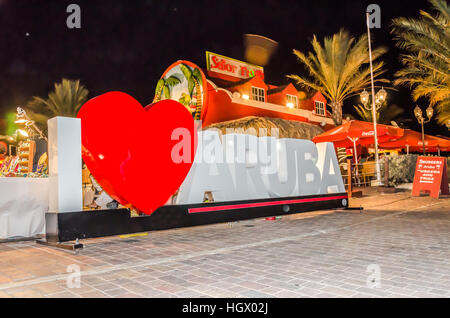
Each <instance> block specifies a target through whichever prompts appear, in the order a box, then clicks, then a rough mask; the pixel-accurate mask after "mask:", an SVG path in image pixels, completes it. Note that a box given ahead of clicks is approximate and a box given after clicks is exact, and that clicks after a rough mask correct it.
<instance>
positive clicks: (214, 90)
mask: <svg viewBox="0 0 450 318" xmlns="http://www.w3.org/2000/svg"><path fill="white" fill-rule="evenodd" d="M163 99H174V100H177V101H179V102H181V103H182V104H183V105H185V107H186V108H187V109H188V110H189V111H190V112H191V113H192V114H193V116H194V118H195V119H201V120H202V121H203V126H204V127H206V126H209V125H211V124H214V123H218V122H224V121H228V120H235V119H239V118H243V117H247V116H259V117H271V118H282V119H287V120H294V121H301V122H307V123H311V124H314V125H318V126H320V127H322V128H323V129H324V130H328V129H331V128H333V127H335V125H334V123H333V120H332V119H331V114H330V112H329V111H327V108H326V105H327V101H326V99H325V97H324V96H323V95H322V94H321V93H320V92H315V93H314V94H313V95H312V96H309V97H307V95H306V93H305V92H303V91H299V90H297V89H296V88H295V86H294V85H293V84H291V83H290V84H287V85H283V86H275V85H271V84H267V83H266V82H265V81H264V68H262V67H261V66H257V65H252V64H249V63H245V62H242V61H238V60H235V59H232V58H228V57H225V56H222V55H219V54H215V53H211V52H206V69H204V70H203V69H201V68H200V67H198V66H197V65H195V64H193V63H191V62H188V61H177V62H175V63H174V64H172V65H171V66H170V67H169V68H168V69H167V70H166V71H165V72H164V74H163V76H162V77H161V79H160V80H159V81H158V84H157V88H156V91H155V99H154V102H156V101H159V100H163Z"/></svg>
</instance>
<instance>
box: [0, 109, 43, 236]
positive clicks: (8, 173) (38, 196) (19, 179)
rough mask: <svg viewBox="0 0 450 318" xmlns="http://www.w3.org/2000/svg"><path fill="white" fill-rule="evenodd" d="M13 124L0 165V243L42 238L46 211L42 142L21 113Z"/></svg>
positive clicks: (19, 112) (41, 137)
mask: <svg viewBox="0 0 450 318" xmlns="http://www.w3.org/2000/svg"><path fill="white" fill-rule="evenodd" d="M15 123H16V124H17V125H18V126H19V128H20V129H18V130H17V131H16V135H15V136H14V137H10V138H9V139H8V140H9V142H10V145H9V147H2V149H3V151H2V158H1V159H2V160H1V162H0V240H4V239H11V238H16V237H33V236H35V235H38V234H43V233H44V232H45V213H46V212H47V211H48V196H49V193H48V191H49V190H48V189H49V186H48V184H49V181H48V178H47V174H48V156H47V141H46V138H45V137H44V136H43V135H42V133H41V132H40V131H39V130H36V129H34V128H33V125H34V123H33V121H31V120H30V119H29V118H28V117H27V116H26V113H25V111H23V110H22V109H19V108H18V115H17V119H16V121H15ZM36 131H37V132H38V133H36ZM5 149H6V150H7V151H5Z"/></svg>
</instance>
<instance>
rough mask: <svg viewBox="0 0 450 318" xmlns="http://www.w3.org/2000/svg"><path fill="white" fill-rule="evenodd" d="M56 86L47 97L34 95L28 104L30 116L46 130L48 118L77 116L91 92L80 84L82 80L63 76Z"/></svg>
mask: <svg viewBox="0 0 450 318" xmlns="http://www.w3.org/2000/svg"><path fill="white" fill-rule="evenodd" d="M54 87H55V89H54V90H53V91H52V92H50V93H49V94H48V97H47V98H45V99H44V98H41V97H37V96H34V97H33V99H32V100H31V101H29V102H28V103H27V105H26V108H27V113H28V115H29V116H30V118H31V119H32V120H34V121H35V122H36V124H37V125H38V126H40V128H43V129H44V130H45V129H46V127H47V120H48V119H50V118H52V117H55V116H65V117H76V116H77V113H78V111H79V110H80V108H81V106H83V104H84V103H85V102H86V100H87V96H88V93H89V91H88V90H87V89H86V88H85V87H84V86H83V85H81V84H80V80H69V79H65V78H63V79H62V81H61V82H60V83H55V84H54Z"/></svg>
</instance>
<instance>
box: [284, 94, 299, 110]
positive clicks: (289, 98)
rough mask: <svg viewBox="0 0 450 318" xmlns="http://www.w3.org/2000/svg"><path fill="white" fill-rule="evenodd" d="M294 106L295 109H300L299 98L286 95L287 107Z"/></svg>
mask: <svg viewBox="0 0 450 318" xmlns="http://www.w3.org/2000/svg"><path fill="white" fill-rule="evenodd" d="M289 103H290V104H292V105H294V106H293V107H294V108H298V104H297V96H294V95H289V94H286V105H289Z"/></svg>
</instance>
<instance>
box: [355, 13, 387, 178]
mask: <svg viewBox="0 0 450 318" xmlns="http://www.w3.org/2000/svg"><path fill="white" fill-rule="evenodd" d="M366 25H367V40H368V42H369V62H370V84H371V88H372V118H373V133H374V141H375V165H376V170H377V183H378V185H381V184H382V183H381V171H380V160H379V156H378V133H377V113H376V111H377V104H378V105H379V106H378V108H380V107H381V105H382V104H383V102H384V101H385V100H386V96H387V93H386V91H385V90H384V89H381V90H380V91H379V92H378V93H377V96H375V86H374V80H373V63H372V42H371V39H370V23H369V13H368V12H366ZM366 93H367V92H366ZM367 95H368V93H367ZM365 97H366V99H367V101H368V96H365ZM361 100H362V98H361ZM377 101H378V103H377ZM365 107H366V106H365Z"/></svg>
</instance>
